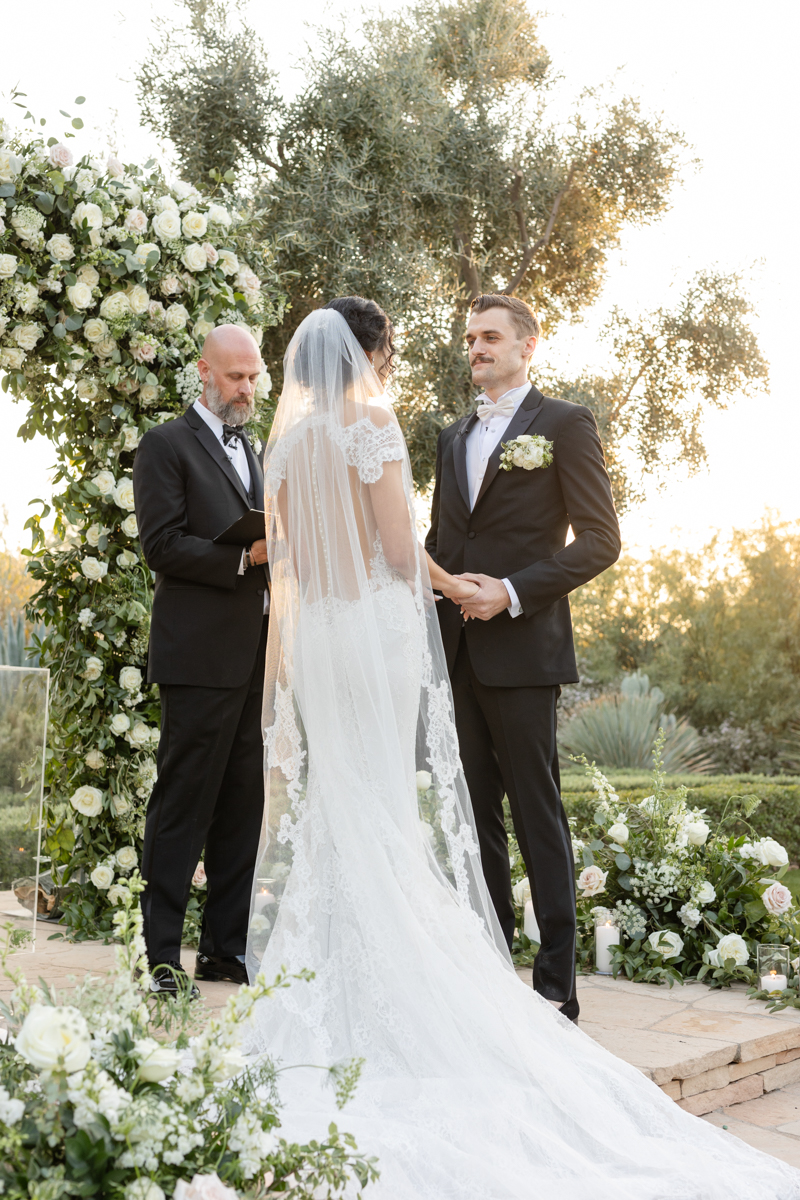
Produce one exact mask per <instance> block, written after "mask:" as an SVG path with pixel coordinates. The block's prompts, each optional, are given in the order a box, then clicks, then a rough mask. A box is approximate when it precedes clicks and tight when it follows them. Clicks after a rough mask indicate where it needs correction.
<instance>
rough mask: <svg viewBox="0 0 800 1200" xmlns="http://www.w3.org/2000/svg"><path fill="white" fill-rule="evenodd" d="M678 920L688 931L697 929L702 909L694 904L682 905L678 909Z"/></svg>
mask: <svg viewBox="0 0 800 1200" xmlns="http://www.w3.org/2000/svg"><path fill="white" fill-rule="evenodd" d="M678 919H679V920H680V922H681V924H682V925H685V926H686V928H687V929H696V928H697V926H698V925H699V924H700V920H701V917H700V909H699V908H696V907H695V906H694V904H682V905H681V907H680V908H679V909H678Z"/></svg>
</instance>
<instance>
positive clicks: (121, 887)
mask: <svg viewBox="0 0 800 1200" xmlns="http://www.w3.org/2000/svg"><path fill="white" fill-rule="evenodd" d="M129 896H130V891H129V889H128V888H127V887H126V886H125V884H124V883H112V885H111V887H110V888H109V889H108V895H107V897H106V899H107V900H108V902H109V904H113V905H114V906H115V907H116V906H117V905H118V904H124V903H125V901H126V900H127V899H128V897H129Z"/></svg>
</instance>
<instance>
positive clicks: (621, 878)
mask: <svg viewBox="0 0 800 1200" xmlns="http://www.w3.org/2000/svg"><path fill="white" fill-rule="evenodd" d="M617 883H618V884H619V886H620V887H621V888H623V889H624V890H625V891H626V892H632V891H633V883H632V881H631V877H630V875H618V876H617Z"/></svg>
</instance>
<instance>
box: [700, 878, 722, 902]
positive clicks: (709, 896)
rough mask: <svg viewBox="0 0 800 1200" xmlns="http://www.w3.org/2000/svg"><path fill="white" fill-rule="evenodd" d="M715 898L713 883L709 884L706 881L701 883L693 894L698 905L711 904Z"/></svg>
mask: <svg viewBox="0 0 800 1200" xmlns="http://www.w3.org/2000/svg"><path fill="white" fill-rule="evenodd" d="M716 898H717V893H716V892H715V891H714V885H713V883H709V882H708V880H706V881H705V882H704V883H701V884H700V887H699V888H697V890H696V892H695V899H696V900H697V903H698V904H713V903H714V901H715V900H716Z"/></svg>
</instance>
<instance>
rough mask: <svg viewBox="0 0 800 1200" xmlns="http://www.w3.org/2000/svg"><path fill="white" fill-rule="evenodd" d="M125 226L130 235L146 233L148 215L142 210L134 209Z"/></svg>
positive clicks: (125, 221) (128, 214)
mask: <svg viewBox="0 0 800 1200" xmlns="http://www.w3.org/2000/svg"><path fill="white" fill-rule="evenodd" d="M123 225H124V226H125V228H126V229H127V230H129V232H130V233H144V231H145V229H147V213H143V212H142V210H141V209H140V208H132V209H130V211H129V212H128V213H127V214H126V216H125V220H124V221H123ZM137 257H138V256H137Z"/></svg>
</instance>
